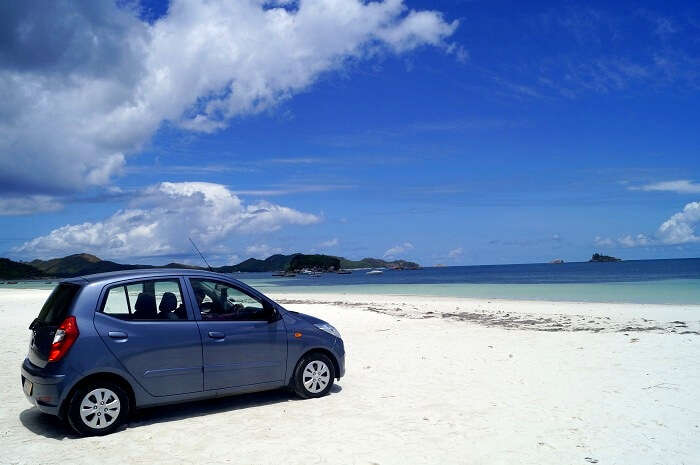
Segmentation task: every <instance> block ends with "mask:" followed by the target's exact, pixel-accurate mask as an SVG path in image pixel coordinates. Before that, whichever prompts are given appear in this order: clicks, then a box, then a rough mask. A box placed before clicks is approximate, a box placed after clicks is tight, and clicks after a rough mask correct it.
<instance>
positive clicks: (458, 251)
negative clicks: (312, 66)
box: [447, 247, 464, 258]
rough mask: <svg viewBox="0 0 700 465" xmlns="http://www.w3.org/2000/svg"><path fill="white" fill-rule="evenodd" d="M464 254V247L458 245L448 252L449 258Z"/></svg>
mask: <svg viewBox="0 0 700 465" xmlns="http://www.w3.org/2000/svg"><path fill="white" fill-rule="evenodd" d="M462 255H464V249H463V248H462V247H457V248H456V249H452V250H450V251H449V252H448V253H447V256H448V257H449V258H458V257H461V256H462Z"/></svg>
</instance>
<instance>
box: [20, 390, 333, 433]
mask: <svg viewBox="0 0 700 465" xmlns="http://www.w3.org/2000/svg"><path fill="white" fill-rule="evenodd" d="M342 389H343V388H342V387H340V386H339V385H337V384H334V385H333V387H332V388H331V394H335V393H338V392H340V391H342ZM303 400H304V399H300V398H299V397H297V396H296V395H294V394H293V393H290V392H289V391H287V390H286V389H279V390H275V391H265V392H256V393H250V394H240V395H234V396H229V397H219V398H213V399H206V400H197V401H192V402H186V403H182V404H176V406H177V408H173V405H172V404H171V405H164V406H160V407H150V408H145V409H140V410H137V411H136V412H134V413H133V414H132V415H131V418H130V419H129V421H128V423H127V424H126V425H124V426H122V427H121V428H119V429H118V430H117V431H115V432H114V433H113V434H118V433H119V432H120V431H123V430H124V429H131V428H138V427H140V426H147V425H152V424H156V423H165V422H168V421H175V420H182V419H185V418H193V417H199V416H203V415H210V414H213V413H222V412H232V411H235V410H240V409H247V408H254V407H261V406H264V405H271V404H281V403H284V402H297V401H303ZM19 420H20V422H21V423H22V425H24V427H25V428H27V429H28V430H30V431H31V432H33V433H35V434H39V435H41V436H44V437H46V438H49V439H56V440H59V441H61V440H63V439H77V438H79V437H80V436H78V435H77V434H76V433H75V432H74V431H73V429H72V428H71V427H70V426H68V424H67V423H65V422H63V421H62V420H61V419H59V418H58V417H55V416H53V415H48V414H45V413H42V412H40V411H39V410H38V409H37V408H36V407H31V408H28V409H26V410H24V411H22V412H21V413H20V414H19Z"/></svg>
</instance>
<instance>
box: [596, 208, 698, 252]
mask: <svg viewBox="0 0 700 465" xmlns="http://www.w3.org/2000/svg"><path fill="white" fill-rule="evenodd" d="M698 223H700V202H690V203H688V204H686V205H685V207H683V211H680V212H678V213H676V214H674V215H672V216H671V217H670V218H669V219H667V220H666V221H664V222H663V223H662V224H661V226H659V228H658V229H657V230H656V233H655V234H654V236H653V237H650V236H647V235H646V234H641V233H640V234H636V235H626V236H622V237H620V238H618V239H611V238H608V237H605V238H604V237H600V236H596V238H595V240H594V243H595V244H596V245H598V246H601V247H613V246H622V247H643V246H651V245H680V244H690V243H694V242H700V236H698V235H697V234H696V232H695V226H696V225H697V224H698Z"/></svg>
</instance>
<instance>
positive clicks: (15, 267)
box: [0, 253, 419, 279]
mask: <svg viewBox="0 0 700 465" xmlns="http://www.w3.org/2000/svg"><path fill="white" fill-rule="evenodd" d="M0 260H1V261H0V279H21V278H38V277H42V276H46V277H49V276H50V277H58V278H69V277H72V276H82V275H86V274H95V273H106V272H110V271H121V270H134V269H138V268H156V267H155V266H153V265H132V264H123V263H117V262H113V261H110V260H102V259H101V258H99V257H96V256H94V255H91V254H87V253H81V254H74V255H68V256H67V257H62V258H52V259H50V260H39V259H37V260H32V261H31V262H28V263H21V262H14V261H12V260H9V259H6V258H3V259H0ZM163 268H190V269H196V270H203V269H206V268H205V267H201V266H192V265H184V264H182V263H168V264H167V265H165V266H164V267H163ZM304 268H309V269H311V268H316V269H321V270H331V269H333V270H337V269H339V268H344V269H353V268H402V269H403V268H406V269H415V268H419V265H418V264H417V263H413V262H408V261H405V260H395V261H392V262H387V261H385V260H381V259H378V258H363V259H362V260H357V261H353V260H347V259H345V258H343V257H335V256H332V255H321V254H314V255H310V254H300V253H295V254H291V255H282V254H276V255H272V256H270V257H267V258H266V259H265V260H259V259H257V258H249V259H247V260H244V261H242V262H241V263H239V264H237V265H226V266H220V267H212V271H216V272H218V273H235V272H237V271H241V272H269V271H281V270H300V269H304Z"/></svg>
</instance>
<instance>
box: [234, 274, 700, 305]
mask: <svg viewBox="0 0 700 465" xmlns="http://www.w3.org/2000/svg"><path fill="white" fill-rule="evenodd" d="M245 281H246V283H247V284H249V285H251V286H253V287H255V288H257V289H260V290H261V291H263V292H269V293H285V294H286V293H294V294H296V293H299V294H308V293H319V294H324V293H343V294H391V295H427V296H444V297H473V298H492V299H513V300H551V301H573V302H625V303H640V304H643V303H650V304H686V305H700V279H677V280H675V279H674V280H663V281H641V282H617V283H562V284H488V283H487V284H472V283H463V284H454V283H448V284H364V285H363V284H357V285H345V286H343V285H330V286H280V285H278V284H276V283H273V282H270V281H269V280H263V279H246V280H245Z"/></svg>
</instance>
